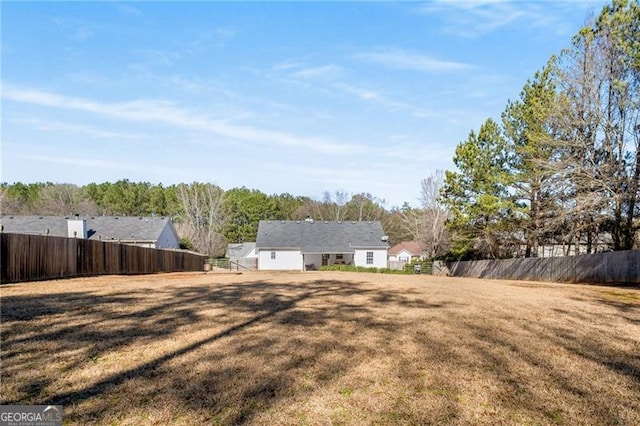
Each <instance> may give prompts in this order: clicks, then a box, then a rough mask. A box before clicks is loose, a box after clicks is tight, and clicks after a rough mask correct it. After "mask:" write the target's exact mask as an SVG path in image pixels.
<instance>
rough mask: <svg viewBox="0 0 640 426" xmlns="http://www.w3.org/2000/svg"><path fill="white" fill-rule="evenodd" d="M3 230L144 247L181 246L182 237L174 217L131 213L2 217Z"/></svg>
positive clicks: (170, 247) (171, 247)
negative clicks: (141, 215) (138, 215)
mask: <svg viewBox="0 0 640 426" xmlns="http://www.w3.org/2000/svg"><path fill="white" fill-rule="evenodd" d="M0 224H2V230H3V232H7V233H14V234H31V235H49V236H53V237H68V238H87V239H90V240H100V241H112V242H119V243H123V244H131V245H136V246H141V247H151V248H165V249H167V248H168V249H178V248H180V238H179V237H178V234H177V232H176V229H175V228H174V226H173V223H172V222H171V219H169V218H166V217H131V216H91V217H79V216H75V217H74V216H67V217H65V216H2V217H0Z"/></svg>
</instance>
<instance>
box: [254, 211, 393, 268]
mask: <svg viewBox="0 0 640 426" xmlns="http://www.w3.org/2000/svg"><path fill="white" fill-rule="evenodd" d="M387 249H388V245H387V237H386V236H385V235H384V232H383V230H382V224H381V223H380V222H378V221H373V222H360V221H359V222H349V221H338V222H336V221H331V222H329V221H313V220H306V221H284V220H283V221H260V223H259V225H258V236H257V239H256V252H257V254H258V269H260V270H299V271H303V270H311V269H317V268H318V267H319V266H321V265H334V264H345V265H355V266H364V267H370V268H386V267H387Z"/></svg>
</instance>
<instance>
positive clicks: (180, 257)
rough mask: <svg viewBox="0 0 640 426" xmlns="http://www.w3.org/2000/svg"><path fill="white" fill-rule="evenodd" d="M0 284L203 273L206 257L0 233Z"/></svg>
mask: <svg viewBox="0 0 640 426" xmlns="http://www.w3.org/2000/svg"><path fill="white" fill-rule="evenodd" d="M0 237H1V238H0V240H1V243H0V280H1V281H0V282H1V283H2V284H5V283H14V282H23V281H37V280H46V279H55V278H66V277H80V276H93V275H106V274H151V273H156V272H177V271H202V270H203V267H204V262H205V259H206V257H205V256H201V255H198V254H194V253H184V252H180V251H173V250H157V249H153V248H148V247H137V246H131V245H126V244H119V243H116V242H102V241H93V240H83V239H74V238H63V237H49V236H40V235H23V234H8V233H1V234H0Z"/></svg>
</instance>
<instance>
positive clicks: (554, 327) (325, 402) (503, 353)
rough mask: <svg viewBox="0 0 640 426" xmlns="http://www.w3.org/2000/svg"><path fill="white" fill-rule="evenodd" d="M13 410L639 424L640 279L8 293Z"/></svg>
mask: <svg viewBox="0 0 640 426" xmlns="http://www.w3.org/2000/svg"><path fill="white" fill-rule="evenodd" d="M0 296H1V298H2V299H1V321H2V324H1V326H2V347H1V361H2V366H1V368H2V370H1V373H2V376H1V377H2V381H1V386H0V390H1V397H2V398H1V399H2V401H1V402H2V404H49V403H56V404H58V403H59V404H63V405H64V408H65V420H66V422H67V423H69V424H83V425H85V424H123V425H139V424H163V425H164V424H184V425H194V424H202V423H204V424H261V425H263V424H269V425H271V424H296V425H298V424H301V425H305V424H308V425H322V424H353V425H355V424H357V425H361V424H370V425H383V424H420V425H423V424H440V423H441V424H570V425H574V424H579V425H587V424H589V425H604V424H628V425H631V424H640V358H639V356H640V290H638V289H628V288H616V287H597V286H581V285H563V284H547V283H530V282H509V281H489V280H474V279H459V278H436V277H428V276H386V275H375V274H355V273H337V272H333V273H322V272H314V273H304V274H303V273H297V274H296V273H287V274H285V273H246V274H242V275H231V274H214V273H210V274H204V273H188V274H166V275H153V276H136V277H122V276H111V277H100V278H84V279H73V280H64V281H63V280H61V281H51V282H41V283H25V284H19V285H9V286H2V287H1V288H0Z"/></svg>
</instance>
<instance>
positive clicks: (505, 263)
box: [447, 250, 640, 284]
mask: <svg viewBox="0 0 640 426" xmlns="http://www.w3.org/2000/svg"><path fill="white" fill-rule="evenodd" d="M447 268H448V274H449V275H451V276H457V277H471V278H491V279H512V280H527V281H547V282H567V283H594V284H640V250H633V251H631V250H629V251H617V252H607V253H595V254H584V255H579V256H565V257H545V258H537V257H531V258H516V259H500V260H473V261H465V262H449V263H448V264H447Z"/></svg>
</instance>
